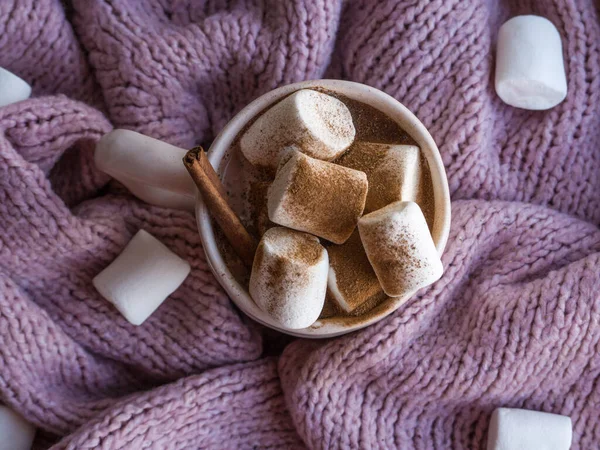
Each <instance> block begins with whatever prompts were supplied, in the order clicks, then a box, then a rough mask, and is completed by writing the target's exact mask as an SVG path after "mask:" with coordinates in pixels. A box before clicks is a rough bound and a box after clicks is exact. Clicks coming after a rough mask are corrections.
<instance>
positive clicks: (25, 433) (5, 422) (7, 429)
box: [0, 405, 35, 450]
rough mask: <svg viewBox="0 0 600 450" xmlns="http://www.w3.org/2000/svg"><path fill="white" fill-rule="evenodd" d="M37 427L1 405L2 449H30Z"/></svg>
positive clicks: (0, 436)
mask: <svg viewBox="0 0 600 450" xmlns="http://www.w3.org/2000/svg"><path fill="white" fill-rule="evenodd" d="M34 437H35V428H34V427H33V425H31V424H30V423H28V422H27V421H26V420H25V419H23V417H21V416H20V415H19V414H17V413H16V412H14V411H13V410H11V409H9V408H7V407H6V406H2V405H0V450H29V449H30V448H31V444H32V443H33V438H34Z"/></svg>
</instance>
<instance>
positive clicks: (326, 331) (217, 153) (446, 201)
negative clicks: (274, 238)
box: [196, 80, 450, 338]
mask: <svg viewBox="0 0 600 450" xmlns="http://www.w3.org/2000/svg"><path fill="white" fill-rule="evenodd" d="M306 88H322V89H325V90H328V91H332V92H336V93H339V94H342V95H344V96H346V97H348V98H350V99H353V100H357V101H359V102H362V103H366V104H367V105H370V106H372V107H374V108H376V109H378V110H380V111H381V112H383V113H384V114H385V115H387V116H388V117H390V118H391V119H392V120H394V121H396V122H397V123H398V125H400V127H401V128H402V129H403V130H404V131H405V132H406V133H408V134H409V135H410V136H411V137H412V138H413V139H414V140H415V142H416V143H417V144H418V145H419V147H420V148H421V151H422V153H423V155H424V156H425V157H426V158H427V162H428V164H429V170H430V171H431V181H432V185H433V194H434V204H435V214H434V223H433V229H432V236H433V241H434V242H435V245H436V248H437V250H438V252H439V253H440V255H441V254H442V252H443V251H444V247H445V246H446V241H447V240H448V233H449V231H450V193H449V190H448V180H447V178H446V171H445V169H444V164H443V162H442V158H441V156H440V153H439V150H438V148H437V146H436V144H435V142H434V141H433V138H432V137H431V135H430V134H429V132H428V131H427V129H426V128H425V126H424V125H423V124H422V123H421V122H420V121H419V119H417V118H416V117H415V115H414V114H413V113H411V112H410V111H409V110H408V109H407V108H406V107H405V106H404V105H402V104H401V103H400V102H398V101H397V100H396V99H394V98H393V97H391V96H389V95H387V94H385V93H384V92H381V91H380V90H378V89H375V88H372V87H370V86H367V85H364V84H360V83H353V82H350V81H340V80H314V81H303V82H300V83H294V84H290V85H288V86H283V87H280V88H278V89H275V90H273V91H270V92H267V93H266V94H264V95H262V96H260V97H259V98H257V99H256V100H254V101H253V102H252V103H250V104H249V105H248V106H246V107H245V108H244V109H242V110H241V111H240V112H239V113H238V114H236V116H235V117H234V118H233V119H231V121H230V122H229V123H228V124H227V125H226V126H225V127H224V128H223V130H222V131H221V133H219V135H218V136H217V138H216V139H215V140H214V142H213V144H212V145H211V147H210V150H209V152H208V158H209V160H210V162H211V164H212V165H213V167H215V168H217V170H220V168H223V167H224V166H225V164H224V160H223V159H224V158H227V157H229V153H228V150H229V148H230V146H231V144H232V143H233V142H234V140H235V138H236V137H237V135H238V134H239V132H240V131H241V130H242V129H244V127H245V126H246V125H247V124H248V123H249V122H250V121H251V120H252V119H253V118H254V117H255V116H256V115H257V114H258V113H260V112H262V111H263V110H265V109H266V108H267V107H268V106H269V105H272V104H274V103H276V102H277V101H279V100H280V99H282V98H283V97H285V96H287V95H289V94H291V93H292V92H294V91H297V90H299V89H306ZM196 219H197V222H198V229H199V231H200V237H201V239H202V244H203V246H204V251H205V253H206V258H207V260H208V262H209V264H210V267H211V269H212V271H213V273H214V275H215V277H216V278H217V280H218V281H219V283H220V284H221V286H223V288H224V289H225V291H227V293H228V294H229V296H230V297H231V300H233V302H234V303H235V304H236V305H237V306H238V307H239V308H240V309H241V310H242V311H243V312H244V313H246V314H247V315H248V316H250V317H251V318H252V319H254V320H256V321H257V322H259V323H262V324H263V325H266V326H268V327H270V328H273V329H275V330H279V331H281V332H283V333H287V334H291V335H293V336H299V337H305V338H328V337H334V336H339V335H342V334H346V333H350V332H352V331H356V330H359V329H361V328H364V327H366V326H368V325H371V324H373V323H375V322H378V321H379V320H381V319H383V318H384V317H386V316H387V315H389V314H390V313H392V312H393V311H395V310H396V309H398V308H399V307H400V306H401V305H402V304H403V303H405V302H406V300H408V299H409V298H410V297H412V295H414V292H413V293H411V294H409V295H406V296H404V297H398V298H391V299H388V300H386V301H384V302H383V303H382V304H380V305H378V306H377V307H375V308H374V309H373V310H372V311H370V312H369V313H367V314H365V315H363V316H357V317H335V318H328V319H323V320H318V321H317V322H315V323H314V324H313V325H311V326H310V327H308V328H304V329H301V330H285V329H282V328H281V327H279V326H278V325H277V323H275V322H273V320H271V318H270V317H269V316H268V315H267V314H265V313H264V312H263V311H262V310H260V309H259V308H258V307H257V306H256V304H255V303H254V301H253V300H252V298H251V297H250V294H249V293H248V290H247V289H246V288H245V287H244V286H242V285H240V284H239V283H238V282H237V281H236V279H235V278H234V277H233V275H232V274H231V272H230V271H229V269H228V267H227V265H226V264H225V261H224V258H223V256H222V255H221V253H220V251H219V249H218V247H217V243H216V241H215V233H214V230H213V223H212V221H211V219H210V215H209V213H208V210H207V209H206V207H205V205H204V203H203V202H202V200H201V199H200V198H199V199H198V201H197V203H196Z"/></svg>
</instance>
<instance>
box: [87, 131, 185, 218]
mask: <svg viewBox="0 0 600 450" xmlns="http://www.w3.org/2000/svg"><path fill="white" fill-rule="evenodd" d="M185 153H186V150H184V149H182V148H178V147H175V146H173V145H170V144H167V143H166V142H163V141H159V140H158V139H154V138H151V137H149V136H144V135H143V134H140V133H136V132H135V131H130V130H121V129H117V130H113V131H111V132H110V133H108V134H106V135H104V136H103V137H102V139H100V141H98V144H96V153H95V154H94V161H95V162H96V166H97V167H98V169H100V170H101V171H103V172H105V173H107V174H109V175H110V176H111V177H113V178H116V179H117V180H119V181H120V182H121V183H123V184H124V185H125V187H127V189H129V190H130V191H131V193H132V194H133V195H135V196H136V197H138V198H139V199H141V200H143V201H145V202H147V203H150V204H153V205H157V206H163V207H167V208H177V209H186V210H189V211H193V210H194V206H195V204H196V186H195V185H194V182H193V181H192V179H191V177H190V176H189V174H188V173H187V171H186V169H185V167H184V165H183V163H182V162H181V161H182V158H183V157H184V155H185Z"/></svg>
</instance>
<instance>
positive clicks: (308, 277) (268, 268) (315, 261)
mask: <svg viewBox="0 0 600 450" xmlns="http://www.w3.org/2000/svg"><path fill="white" fill-rule="evenodd" d="M328 270H329V258H328V256H327V251H326V250H325V247H323V246H322V245H321V244H320V243H319V239H318V238H316V237H315V236H311V235H310V234H306V233H301V232H299V231H294V230H290V229H288V228H282V227H276V228H271V229H269V230H267V232H266V233H265V234H264V235H263V237H262V239H261V241H260V243H259V244H258V249H257V250H256V255H255V257H254V264H253V265H252V273H251V275H250V286H249V291H250V296H251V297H252V299H253V300H254V302H255V303H256V304H257V305H258V307H259V308H260V309H262V310H263V311H264V312H265V313H266V314H268V315H269V316H270V317H271V318H272V319H273V320H274V321H275V322H277V323H278V324H279V325H281V326H282V327H284V328H287V329H290V330H294V329H300V328H306V327H308V326H310V325H312V324H313V323H314V322H315V321H316V320H317V319H318V318H319V315H320V314H321V311H322V310H323V305H324V303H325V294H326V292H327V272H328Z"/></svg>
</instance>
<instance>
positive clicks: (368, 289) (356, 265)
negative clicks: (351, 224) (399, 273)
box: [327, 230, 385, 313]
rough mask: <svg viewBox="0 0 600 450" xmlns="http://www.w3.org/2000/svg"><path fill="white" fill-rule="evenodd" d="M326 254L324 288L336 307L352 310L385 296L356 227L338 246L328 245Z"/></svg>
mask: <svg viewBox="0 0 600 450" xmlns="http://www.w3.org/2000/svg"><path fill="white" fill-rule="evenodd" d="M327 253H328V255H329V276H328V278H327V288H328V289H329V293H330V296H331V297H332V298H333V300H334V301H335V302H336V303H337V305H338V306H339V307H340V309H342V310H343V311H345V312H347V313H352V312H354V311H356V310H357V309H359V308H360V307H361V306H363V305H364V306H367V305H370V304H371V303H373V302H375V301H377V300H382V299H384V298H385V294H384V293H383V289H382V288H381V284H379V280H378V279H377V275H375V272H374V271H373V268H372V267H371V263H370V262H369V259H368V258H367V254H366V253H365V250H364V248H363V245H362V242H361V241H360V236H359V234H358V230H357V231H355V232H354V233H352V236H350V238H349V239H348V240H347V241H346V242H344V243H343V244H342V245H332V246H330V247H328V248H327Z"/></svg>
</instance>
